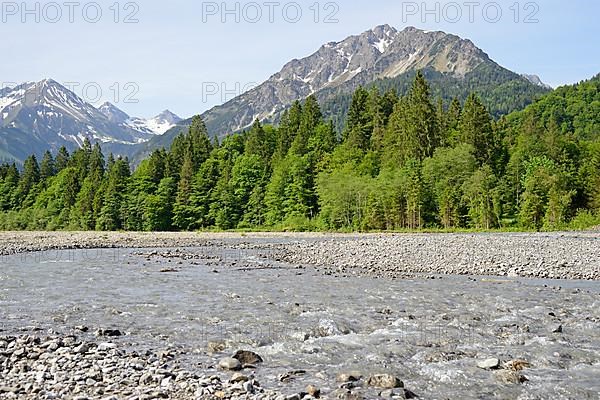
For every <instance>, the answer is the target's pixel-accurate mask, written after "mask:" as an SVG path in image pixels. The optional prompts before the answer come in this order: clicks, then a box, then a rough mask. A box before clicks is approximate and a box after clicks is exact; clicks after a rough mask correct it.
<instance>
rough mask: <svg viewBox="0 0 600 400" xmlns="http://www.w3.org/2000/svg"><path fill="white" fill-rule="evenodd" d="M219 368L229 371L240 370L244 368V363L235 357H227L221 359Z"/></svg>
mask: <svg viewBox="0 0 600 400" xmlns="http://www.w3.org/2000/svg"><path fill="white" fill-rule="evenodd" d="M219 368H221V369H224V370H228V371H238V370H240V369H242V363H241V362H240V361H239V360H237V359H235V358H233V357H225V358H222V359H221V360H220V361H219Z"/></svg>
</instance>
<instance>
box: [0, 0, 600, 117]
mask: <svg viewBox="0 0 600 400" xmlns="http://www.w3.org/2000/svg"><path fill="white" fill-rule="evenodd" d="M115 1H116V0H110V1H97V2H96V3H93V2H86V1H82V2H80V3H78V5H77V6H65V3H63V2H62V1H58V2H56V3H53V4H52V3H49V2H41V3H38V4H39V5H38V6H37V9H36V3H35V2H33V1H26V4H27V10H26V9H24V8H23V7H22V6H21V1H18V2H15V3H12V2H2V3H1V7H2V14H1V16H0V37H2V39H3V40H2V41H0V54H2V55H3V56H2V62H0V83H2V84H5V83H8V82H24V81H34V80H40V79H43V78H48V77H51V78H54V79H56V80H57V81H59V82H63V83H65V82H68V83H70V86H71V87H72V88H73V89H74V91H75V92H76V93H77V94H79V95H80V96H82V97H84V98H86V99H87V100H90V101H92V100H96V99H98V98H99V97H100V96H99V92H98V89H100V90H101V92H102V93H101V94H102V96H101V100H108V101H112V102H113V103H116V104H117V106H119V107H120V108H122V109H123V110H125V111H126V112H128V113H129V114H131V115H135V116H140V117H150V116H153V115H155V114H157V113H159V112H160V111H162V110H163V109H165V108H168V109H170V110H171V111H173V112H175V113H177V114H179V115H181V116H183V117H187V116H191V115H193V114H195V113H200V112H202V111H204V110H206V109H208V108H210V107H211V106H214V105H216V104H220V103H222V102H223V101H224V100H228V99H230V98H231V97H232V96H233V95H234V94H235V93H237V92H239V91H242V90H243V89H244V88H248V87H251V86H253V85H254V84H256V83H259V82H262V81H264V80H265V79H267V78H269V76H271V75H272V74H273V73H275V72H277V71H279V70H280V69H281V67H282V66H283V65H284V64H285V63H286V62H288V61H289V60H291V59H293V58H302V57H305V56H307V55H309V54H311V53H313V52H314V51H316V50H317V49H318V48H319V47H320V46H321V45H322V44H324V43H326V42H329V41H338V40H342V39H344V38H345V37H347V36H349V35H352V34H359V33H361V32H363V31H365V30H367V29H370V28H372V27H374V26H376V25H380V24H384V23H388V24H390V25H392V26H394V27H396V28H398V29H403V28H404V27H406V26H416V27H418V28H422V29H427V30H443V31H446V32H449V33H454V34H457V35H459V36H462V37H465V38H469V39H471V40H472V41H473V42H474V43H475V44H476V45H477V46H478V47H480V48H482V49H483V50H484V51H485V52H487V53H488V54H489V55H490V57H491V58H492V59H494V60H495V61H496V62H498V63H499V64H501V65H503V66H505V67H507V68H509V69H511V70H513V71H516V72H520V73H533V74H537V75H539V76H540V77H541V78H542V80H543V81H544V82H546V83H549V84H551V85H552V86H559V85H562V84H568V83H574V82H577V81H580V80H583V79H587V78H589V77H591V76H593V75H595V74H597V73H599V72H600V46H599V44H598V43H599V42H598V38H600V24H598V22H597V18H598V15H600V2H595V1H585V0H572V1H570V2H561V1H558V0H545V1H538V2H530V1H527V0H525V1H521V2H517V1H516V0H509V1H503V0H497V1H496V2H492V1H487V0H482V1H479V2H475V3H477V4H474V5H471V6H469V5H467V3H468V2H466V1H464V2H463V1H462V0H458V1H455V2H452V1H439V2H435V1H426V2H424V1H416V2H410V1H405V2H402V1H389V0H370V1H359V0H351V1H344V2H337V3H336V2H330V1H328V0H324V1H321V2H316V1H315V0H310V1H296V2H286V1H280V2H277V1H269V0H268V1H264V2H263V1H256V2H254V3H252V2H234V1H228V2H226V7H223V4H224V3H223V2H221V1H218V2H201V1H189V0H188V1H183V0H170V1H169V2H168V3H167V2H163V1H160V2H159V1H157V0H151V1H148V0H146V1H143V2H138V3H134V2H128V1H122V2H120V3H115ZM424 3H426V7H423V4H424ZM436 4H437V6H436ZM57 5H58V7H57ZM114 5H117V7H115V6H114ZM236 9H237V10H236ZM517 9H518V10H519V12H518V14H517V13H516V10H517ZM98 10H100V11H101V14H102V15H101V16H100V15H99V14H98ZM116 10H118V12H117V11H116ZM227 10H230V11H232V12H231V13H228V11H227ZM298 10H300V11H301V14H302V15H301V16H300V15H299V14H298ZM317 10H318V12H317ZM498 10H501V13H502V15H501V16H500V15H498V14H497V11H498ZM259 11H260V13H261V15H260V16H259V14H258V12H259ZM459 13H460V14H459ZM38 18H39V21H36V19H38ZM236 19H238V21H236ZM126 20H127V22H129V23H125V21H126ZM526 20H527V21H528V22H529V23H526ZM536 20H537V22H535V21H536ZM71 21H72V22H71ZM94 21H96V22H94ZM494 21H495V22H494Z"/></svg>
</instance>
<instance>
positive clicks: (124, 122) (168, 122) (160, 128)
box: [98, 102, 182, 135]
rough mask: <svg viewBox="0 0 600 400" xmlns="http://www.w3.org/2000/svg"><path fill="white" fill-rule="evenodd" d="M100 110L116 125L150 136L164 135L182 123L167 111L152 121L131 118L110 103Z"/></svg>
mask: <svg viewBox="0 0 600 400" xmlns="http://www.w3.org/2000/svg"><path fill="white" fill-rule="evenodd" d="M98 110H99V111H100V112H101V113H102V114H104V115H105V116H106V118H108V119H109V120H110V121H111V122H113V123H115V124H118V125H121V126H123V127H126V128H131V129H134V130H136V131H138V132H144V133H147V134H150V135H162V134H164V133H165V132H166V131H168V130H169V129H171V128H173V127H174V126H175V125H177V124H178V123H179V122H181V121H182V118H180V117H178V116H177V115H175V114H174V113H172V112H171V111H169V110H165V111H163V112H161V113H160V114H158V115H157V116H156V117H154V118H150V119H143V118H138V117H130V116H129V115H127V114H126V113H125V112H124V111H122V110H120V109H119V108H117V107H116V106H115V105H114V104H111V103H109V102H106V103H104V104H102V105H101V106H100V107H98Z"/></svg>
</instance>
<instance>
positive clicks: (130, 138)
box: [0, 79, 180, 161]
mask: <svg viewBox="0 0 600 400" xmlns="http://www.w3.org/2000/svg"><path fill="white" fill-rule="evenodd" d="M179 121H180V119H179V117H177V116H176V115H174V114H172V113H170V112H168V111H167V112H165V113H163V114H161V115H159V116H157V117H155V118H153V119H151V120H142V119H139V118H130V117H129V116H128V115H127V114H126V113H124V112H123V111H121V110H119V109H118V108H117V107H115V106H114V105H112V104H110V103H105V104H103V105H102V106H100V107H99V108H98V109H97V108H95V107H94V106H92V105H91V104H89V103H87V102H85V101H84V100H83V99H81V98H80V97H78V96H77V95H76V94H75V93H73V92H72V91H70V90H69V89H67V88H66V87H64V86H62V85H61V84H59V83H58V82H56V81H54V80H52V79H45V80H43V81H40V82H33V83H24V84H21V85H19V86H17V87H14V88H5V89H2V90H0V145H1V147H0V158H3V159H15V160H17V161H23V160H24V159H25V157H27V156H28V155H30V154H31V153H34V154H38V155H39V154H41V153H43V152H44V151H46V150H53V151H56V150H58V148H59V147H60V146H65V147H67V148H68V149H69V150H72V149H74V148H77V147H79V146H81V144H82V143H83V141H84V140H85V139H89V140H90V141H92V142H99V143H102V144H103V147H104V148H105V149H106V150H107V151H114V152H116V153H118V154H122V155H131V154H133V153H134V151H135V148H136V145H138V144H140V143H144V142H146V141H148V140H149V139H150V138H152V137H154V136H155V135H159V134H162V133H164V132H165V131H166V130H168V129H169V128H170V127H172V126H173V125H174V124H175V123H176V122H179Z"/></svg>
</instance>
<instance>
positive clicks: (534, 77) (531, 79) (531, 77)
mask: <svg viewBox="0 0 600 400" xmlns="http://www.w3.org/2000/svg"><path fill="white" fill-rule="evenodd" d="M521 76H522V77H523V78H525V79H527V80H528V81H529V82H531V83H533V84H534V85H537V86H541V87H543V88H546V89H552V86H550V85H548V84H547V83H544V82H542V80H541V79H540V77H539V76H537V75H530V74H521Z"/></svg>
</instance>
